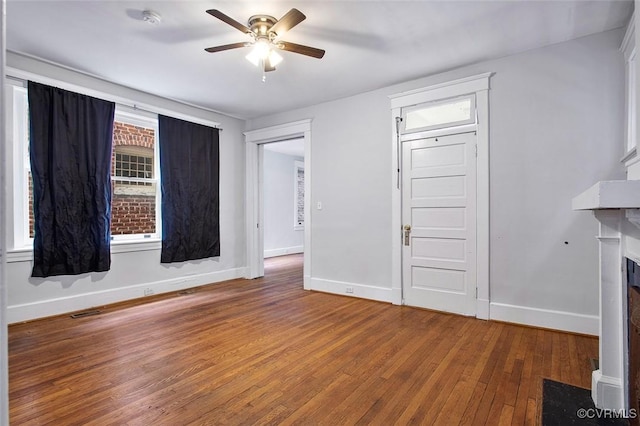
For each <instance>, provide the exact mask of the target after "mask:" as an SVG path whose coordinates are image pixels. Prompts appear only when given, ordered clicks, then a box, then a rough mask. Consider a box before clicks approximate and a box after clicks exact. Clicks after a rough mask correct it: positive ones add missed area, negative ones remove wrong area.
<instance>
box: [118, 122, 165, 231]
mask: <svg viewBox="0 0 640 426" xmlns="http://www.w3.org/2000/svg"><path fill="white" fill-rule="evenodd" d="M157 134H158V122H157V118H151V117H144V116H142V115H138V114H134V113H125V112H123V111H120V110H118V109H116V117H115V123H114V126H113V157H112V167H111V170H112V176H111V180H112V189H113V191H112V196H111V238H112V239H113V240H114V241H117V240H122V239H131V238H152V237H158V236H159V232H158V229H159V225H158V224H159V215H160V206H159V193H158V190H159V185H158V166H157V158H158V156H157V145H158V144H157V143H156V139H157Z"/></svg>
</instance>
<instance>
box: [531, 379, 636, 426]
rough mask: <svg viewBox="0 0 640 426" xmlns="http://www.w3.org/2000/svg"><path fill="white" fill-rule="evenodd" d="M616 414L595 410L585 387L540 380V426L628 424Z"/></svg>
mask: <svg viewBox="0 0 640 426" xmlns="http://www.w3.org/2000/svg"><path fill="white" fill-rule="evenodd" d="M616 414H618V413H615V412H612V411H603V410H598V409H596V408H595V406H594V405H593V400H592V399H591V391H590V390H589V389H583V388H579V387H576V386H572V385H568V384H566V383H560V382H556V381H554V380H549V379H544V380H543V381H542V426H556V425H557V426H565V425H585V426H590V425H594V426H596V425H598V426H599V425H615V426H618V425H620V426H627V425H628V424H629V422H628V420H626V419H620V418H616Z"/></svg>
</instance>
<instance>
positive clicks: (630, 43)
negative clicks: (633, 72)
mask: <svg viewBox="0 0 640 426" xmlns="http://www.w3.org/2000/svg"><path fill="white" fill-rule="evenodd" d="M635 32H636V20H635V11H634V12H633V13H632V14H631V18H630V19H629V23H628V24H627V29H626V30H625V33H624V37H623V39H622V43H620V52H622V54H623V55H624V57H625V59H628V58H629V56H630V54H631V51H632V50H633V49H634V48H635V46H636V40H635Z"/></svg>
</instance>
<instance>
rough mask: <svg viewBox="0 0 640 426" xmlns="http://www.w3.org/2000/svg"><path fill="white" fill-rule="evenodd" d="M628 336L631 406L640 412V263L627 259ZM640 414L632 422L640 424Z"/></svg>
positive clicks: (636, 411)
mask: <svg viewBox="0 0 640 426" xmlns="http://www.w3.org/2000/svg"><path fill="white" fill-rule="evenodd" d="M627 294H628V299H627V300H628V305H627V306H628V312H627V313H628V315H627V318H628V320H627V336H629V341H628V343H629V358H628V359H629V377H628V379H629V408H630V412H632V413H634V412H635V413H640V265H638V264H637V263H635V262H634V261H632V260H631V259H627ZM638 417H639V416H632V418H630V419H629V420H630V424H631V425H632V426H638V425H640V420H639V419H638Z"/></svg>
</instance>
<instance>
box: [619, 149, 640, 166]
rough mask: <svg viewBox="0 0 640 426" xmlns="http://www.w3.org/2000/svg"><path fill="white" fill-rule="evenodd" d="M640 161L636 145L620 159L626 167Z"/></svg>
mask: <svg viewBox="0 0 640 426" xmlns="http://www.w3.org/2000/svg"><path fill="white" fill-rule="evenodd" d="M638 161H640V156H638V147H636V146H634V147H633V148H631V149H630V150H628V151H627V153H626V154H625V155H624V156H623V157H622V158H621V159H620V162H621V163H622V164H624V166H625V167H627V168H628V167H629V166H631V165H633V164H635V163H637V162H638Z"/></svg>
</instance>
